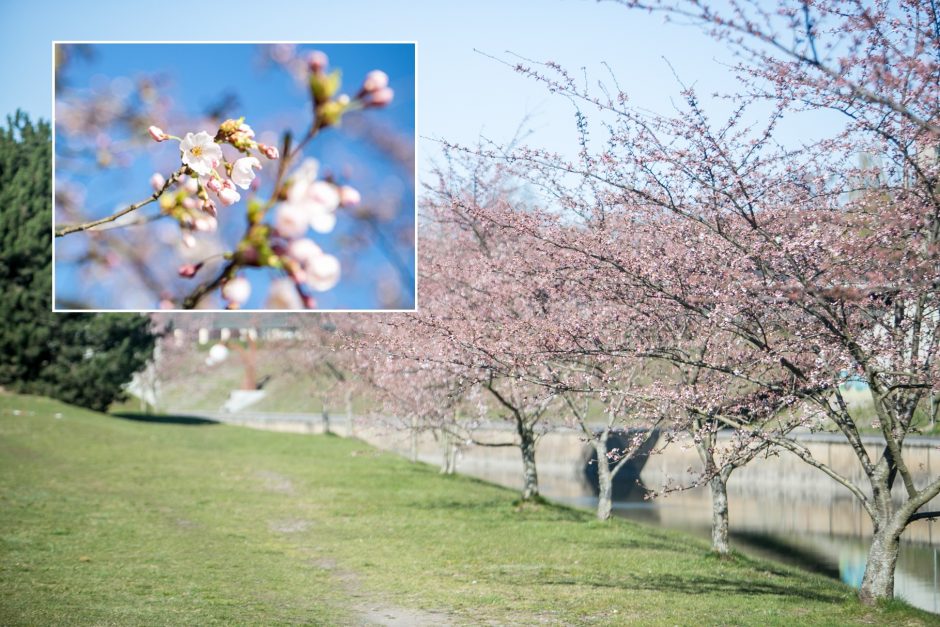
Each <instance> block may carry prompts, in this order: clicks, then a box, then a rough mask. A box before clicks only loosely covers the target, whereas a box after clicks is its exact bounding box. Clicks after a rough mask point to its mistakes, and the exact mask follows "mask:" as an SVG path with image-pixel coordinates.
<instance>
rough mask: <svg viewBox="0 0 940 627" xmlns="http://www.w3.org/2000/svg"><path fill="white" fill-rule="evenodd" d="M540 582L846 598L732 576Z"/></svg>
mask: <svg viewBox="0 0 940 627" xmlns="http://www.w3.org/2000/svg"><path fill="white" fill-rule="evenodd" d="M541 583H543V584H546V585H557V586H591V587H595V588H605V589H619V590H621V591H623V592H629V591H630V590H649V591H653V592H668V593H670V594H688V595H711V594H717V595H721V594H727V595H745V596H763V595H772V596H780V597H799V598H801V599H806V600H809V601H821V602H824V603H841V602H843V601H844V600H845V595H844V594H840V593H839V592H838V591H835V590H832V591H829V590H819V589H813V588H810V587H805V586H800V585H798V584H797V583H796V582H795V581H794V582H793V583H792V584H790V585H788V584H787V583H775V582H771V581H755V580H753V579H739V578H731V577H711V576H696V575H670V574H658V575H654V574H647V575H643V576H642V577H632V576H628V577H627V578H625V579H623V580H620V581H617V580H613V579H612V580H603V581H598V580H593V581H592V580H585V579H583V578H580V577H579V578H562V577H560V578H554V579H553V578H551V577H543V578H542V579H541Z"/></svg>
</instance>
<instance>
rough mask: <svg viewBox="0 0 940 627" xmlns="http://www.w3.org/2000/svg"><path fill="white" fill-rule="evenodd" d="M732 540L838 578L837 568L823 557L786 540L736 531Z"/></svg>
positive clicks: (803, 567)
mask: <svg viewBox="0 0 940 627" xmlns="http://www.w3.org/2000/svg"><path fill="white" fill-rule="evenodd" d="M731 539H732V540H737V541H739V542H741V543H742V544H744V545H746V546H749V547H751V548H752V549H754V550H757V551H767V552H770V553H771V554H773V556H774V559H776V560H781V561H786V562H788V563H790V564H792V565H795V566H798V567H799V568H801V569H803V570H807V571H810V572H813V573H819V574H821V575H825V576H826V577H829V578H830V579H836V580H838V579H839V578H840V577H839V569H838V568H837V567H835V566H830V565H829V564H827V563H826V560H825V558H824V557H823V556H822V555H821V554H820V553H817V552H815V551H812V550H809V549H805V548H803V547H799V546H796V545H794V544H792V543H790V542H787V541H786V540H783V539H781V538H777V537H774V536H772V535H768V534H762V533H750V532H747V531H736V532H733V533H732V534H731Z"/></svg>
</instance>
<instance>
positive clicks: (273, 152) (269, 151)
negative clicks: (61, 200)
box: [258, 144, 280, 161]
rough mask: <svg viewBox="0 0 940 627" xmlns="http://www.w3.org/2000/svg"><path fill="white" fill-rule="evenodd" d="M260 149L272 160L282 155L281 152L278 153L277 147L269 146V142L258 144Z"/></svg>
mask: <svg viewBox="0 0 940 627" xmlns="http://www.w3.org/2000/svg"><path fill="white" fill-rule="evenodd" d="M258 150H260V151H261V154H263V155H264V156H265V157H267V158H268V159H271V160H272V161H273V160H274V159H277V158H278V157H280V153H278V151H277V148H276V147H275V146H269V145H267V144H258Z"/></svg>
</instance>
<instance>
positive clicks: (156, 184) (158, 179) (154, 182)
mask: <svg viewBox="0 0 940 627" xmlns="http://www.w3.org/2000/svg"><path fill="white" fill-rule="evenodd" d="M164 185H166V179H165V178H163V175H162V174H160V173H159V172H154V173H153V176H151V177H150V187H152V188H153V191H155V192H159V191H160V190H161V189H163V186H164Z"/></svg>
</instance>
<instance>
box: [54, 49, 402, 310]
mask: <svg viewBox="0 0 940 627" xmlns="http://www.w3.org/2000/svg"><path fill="white" fill-rule="evenodd" d="M86 48H91V50H90V52H89V50H84V52H85V55H76V54H75V51H74V50H72V49H71V48H63V49H62V50H61V51H60V54H61V55H62V57H63V63H62V64H61V65H60V66H59V68H58V70H59V74H60V75H61V80H60V81H59V82H60V87H59V89H58V91H57V100H56V106H57V110H56V112H57V114H58V118H59V119H60V120H62V122H61V123H59V124H57V126H56V129H57V136H58V137H59V138H60V139H59V143H58V146H57V154H56V157H57V164H56V176H57V180H56V222H55V235H56V255H55V261H56V271H57V280H56V284H55V293H56V308H57V309H66V310H70V309H88V308H91V309H194V308H215V309H222V308H225V309H242V308H247V309H408V308H412V307H413V306H414V296H415V287H414V276H415V273H414V263H415V259H414V225H415V218H414V193H415V190H414V161H413V160H414V97H413V87H414V82H413V81H414V78H413V72H414V48H413V46H411V45H405V44H402V45H398V44H389V45H381V46H378V45H359V44H348V45H333V46H323V47H322V48H323V49H320V47H314V46H313V45H311V46H301V45H293V44H291V45H287V44H277V45H271V46H265V45H263V46H253V45H252V46H247V45H221V44H220V45H214V44H205V45H199V46H198V48H199V49H200V51H205V52H207V53H208V54H209V55H214V56H216V57H219V58H227V59H231V58H233V57H236V56H239V55H240V56H243V57H245V58H248V59H251V60H252V61H253V62H254V64H255V65H256V66H257V67H256V69H255V70H254V72H256V73H257V74H258V75H259V76H261V77H262V78H261V79H260V80H259V81H257V82H252V81H251V80H248V79H247V78H246V77H244V76H241V75H240V74H246V73H249V72H250V71H252V70H249V69H248V68H242V69H241V70H240V72H235V73H233V75H232V77H231V78H232V80H235V81H236V85H237V87H236V88H235V89H234V90H231V88H229V87H227V86H226V82H225V80H224V79H225V77H224V73H222V72H220V73H219V75H220V76H219V79H220V80H219V81H218V84H217V85H207V83H211V82H212V81H211V80H209V81H200V77H198V76H193V75H191V74H192V73H191V71H190V70H189V69H188V68H187V67H186V66H180V65H174V66H168V67H167V68H164V69H163V70H162V71H161V72H158V73H157V74H155V76H153V77H148V78H146V79H143V78H139V79H138V80H137V82H136V83H135V82H134V81H133V80H131V79H127V78H125V77H118V78H114V79H111V80H110V81H109V82H108V81H106V79H103V78H102V76H101V75H100V74H96V75H93V76H91V77H90V78H89V79H88V81H89V85H90V86H89V87H87V88H86V87H78V86H77V85H78V83H79V80H78V79H77V78H75V77H73V76H71V75H70V73H69V70H70V69H72V67H71V66H74V65H79V64H80V65H89V66H91V65H94V64H93V61H94V60H96V59H99V58H100V59H101V63H102V64H104V65H105V66H107V68H108V69H111V70H113V71H115V72H117V71H118V70H119V69H120V66H121V65H122V64H121V63H120V62H119V61H118V57H120V56H121V54H124V55H126V56H129V57H132V58H135V59H136V60H137V61H138V66H139V67H141V68H143V67H148V68H149V67H150V65H151V64H153V63H155V62H156V61H155V59H156V57H157V53H159V52H164V51H169V52H172V53H173V54H182V55H183V56H184V57H185V56H191V51H192V50H193V48H194V46H187V45H175V44H165V45H159V46H158V45H147V46H144V45H136V44H121V45H108V46H105V45H95V46H87V47H86ZM328 51H329V54H328ZM389 52H391V53H393V54H388V53H389ZM76 57H78V58H79V60H78V61H76V60H75V58H76ZM331 57H332V58H331ZM337 58H338V59H340V60H342V61H344V62H345V65H346V66H347V67H339V65H338V63H337V61H336V59H337ZM66 59H68V60H69V62H66V61H65V60H66ZM373 63H375V64H376V65H381V64H382V63H385V66H384V67H375V66H374V65H371V64H373ZM112 66H113V67H112ZM370 66H371V69H367V70H363V71H361V72H360V68H370ZM83 69H84V68H77V69H75V70H74V75H75V76H82V75H83V74H85V73H87V71H84V72H83V71H82V70H83ZM171 69H172V71H170V70H171ZM89 70H90V68H89ZM356 73H359V79H358V81H356V82H355V83H353V85H354V87H352V88H349V87H347V85H348V84H349V83H348V82H347V81H346V80H344V77H351V76H355V75H356ZM174 80H175V81H176V83H177V84H174V83H173V81H174ZM347 80H352V79H347ZM396 81H404V82H396ZM105 82H107V83H108V84H107V85H106V86H102V85H100V84H101V83H105ZM115 85H118V86H120V87H121V89H122V90H123V92H124V97H123V98H118V99H116V100H117V101H116V102H115V97H114V95H113V93H112V92H113V87H114V86H115ZM144 86H145V87H146V88H144ZM105 87H106V88H105ZM187 88H191V89H187ZM194 92H202V93H203V94H210V92H215V93H214V94H212V95H215V94H216V93H217V94H221V101H220V102H219V103H218V104H217V105H213V106H212V107H211V110H210V111H208V112H202V113H199V114H196V115H194V114H192V113H191V112H190V111H191V109H190V107H192V106H193V104H194V103H191V102H190V99H191V98H192V97H191V96H190V94H192V93H194ZM403 94H404V97H403ZM193 99H194V100H198V98H193ZM242 100H244V101H245V102H254V101H258V102H259V104H257V105H256V106H253V107H251V106H248V105H242V104H241V101H242ZM102 102H106V103H109V104H108V107H107V109H106V110H107V111H109V112H110V113H109V114H108V115H100V114H97V113H96V111H97V110H98V108H101V107H102V104H101V103H102ZM132 112H133V113H132ZM90 136H94V138H95V139H94V140H93V141H94V142H96V144H97V145H98V146H99V149H98V150H96V151H95V152H94V154H93V156H92V155H85V154H84V149H83V148H82V147H83V146H84V145H86V144H87V142H88V138H89V137H90ZM118 137H120V138H121V141H120V142H117V141H115V140H116V139H117V138H118ZM390 138H391V139H390ZM115 146H120V149H119V150H118V149H117V148H115ZM73 148H74V150H73ZM112 149H113V150H114V152H113V153H112V152H109V151H111V150H112ZM109 201H110V202H111V203H113V204H112V206H111V207H110V208H109V207H108V205H107V204H106V203H107V202H109Z"/></svg>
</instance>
